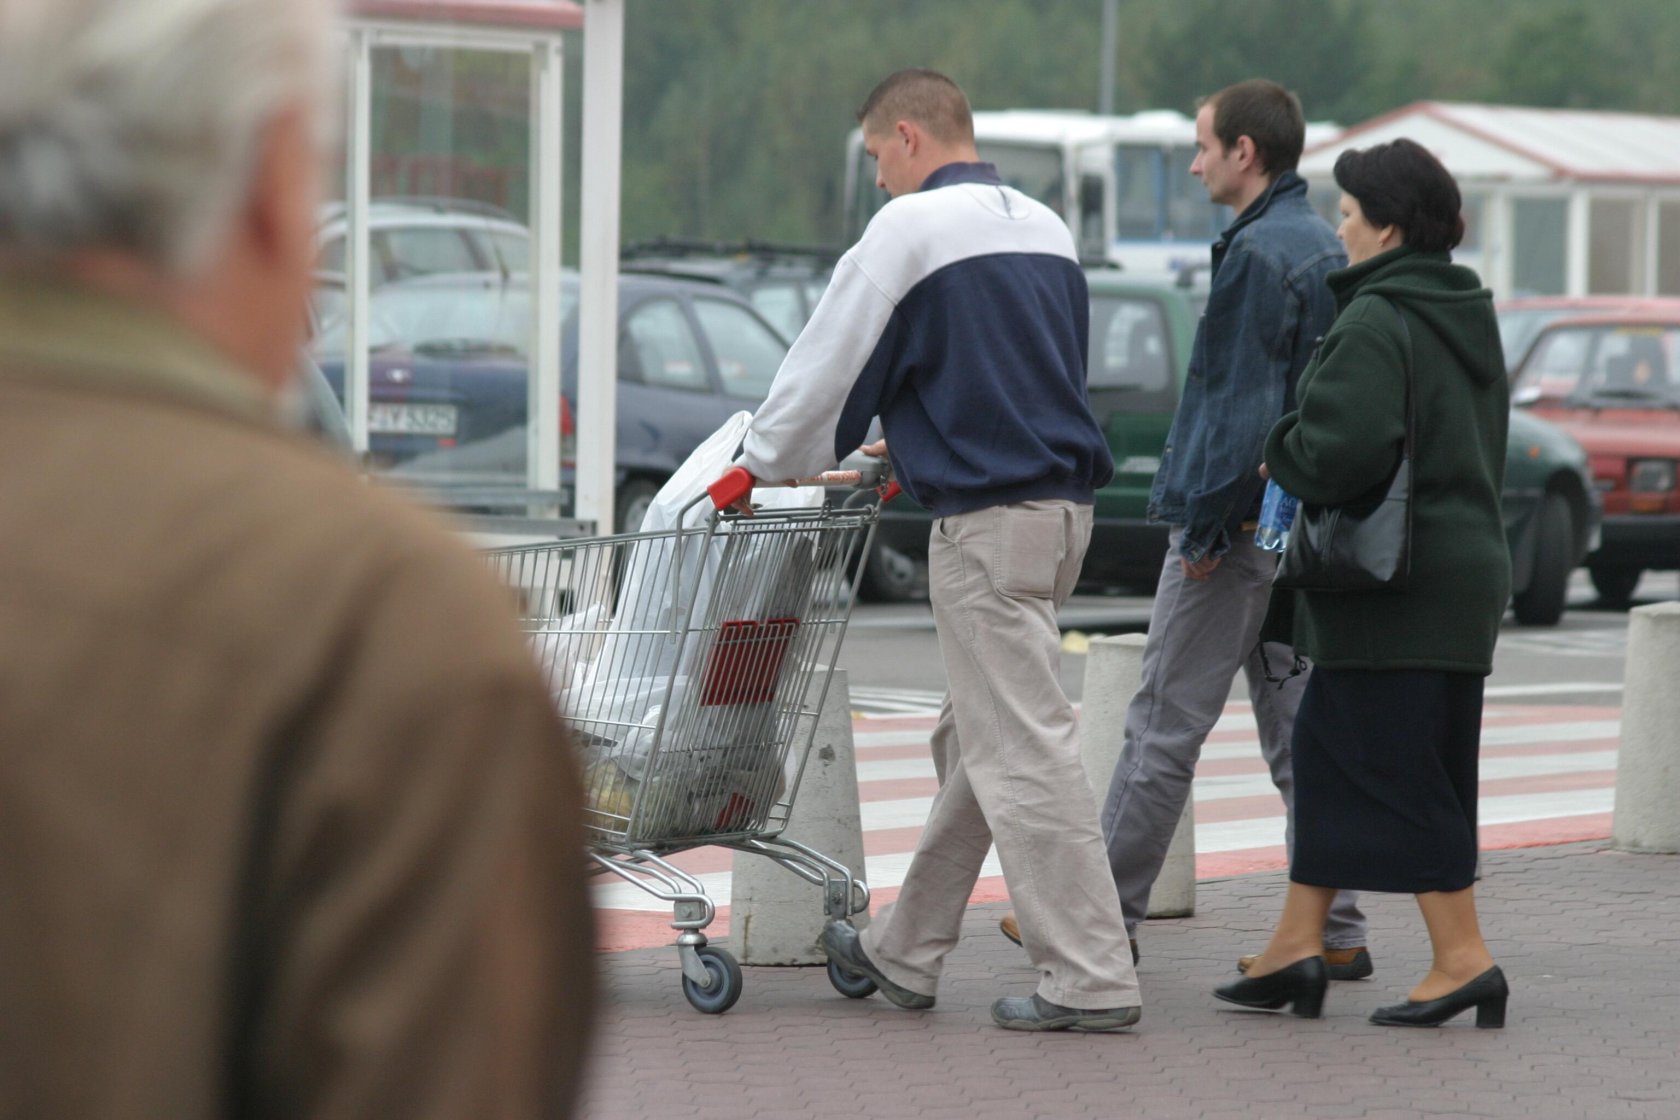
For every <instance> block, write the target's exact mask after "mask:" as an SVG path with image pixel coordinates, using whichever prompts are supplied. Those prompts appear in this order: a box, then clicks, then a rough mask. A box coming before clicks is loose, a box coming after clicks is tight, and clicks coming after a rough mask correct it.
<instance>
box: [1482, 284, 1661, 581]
mask: <svg viewBox="0 0 1680 1120" xmlns="http://www.w3.org/2000/svg"><path fill="white" fill-rule="evenodd" d="M1634 302H1635V303H1639V304H1643V305H1644V306H1643V307H1624V308H1622V309H1621V311H1620V312H1619V313H1612V314H1604V313H1599V314H1580V313H1576V314H1573V315H1566V316H1564V317H1560V318H1556V319H1554V320H1553V321H1552V322H1550V323H1547V324H1545V325H1544V326H1543V327H1541V328H1540V330H1539V332H1538V333H1537V334H1536V335H1535V337H1534V340H1533V343H1532V344H1531V345H1530V346H1528V348H1527V349H1526V352H1525V353H1524V354H1523V355H1522V357H1521V358H1520V360H1519V361H1518V363H1517V365H1516V368H1515V370H1514V372H1513V373H1512V403H1514V404H1516V405H1517V406H1519V407H1521V408H1525V409H1527V410H1529V411H1531V412H1532V413H1534V414H1535V415H1537V416H1541V417H1544V418H1545V419H1547V420H1550V421H1552V422H1553V423H1555V424H1556V425H1557V426H1558V427H1560V428H1563V429H1564V430H1565V431H1567V432H1569V434H1571V435H1573V436H1574V437H1575V438H1576V439H1577V440H1578V441H1580V444H1581V446H1582V447H1584V448H1585V449H1586V451H1587V456H1588V459H1589V462H1590V466H1591V470H1592V475H1593V483H1594V485H1595V486H1596V487H1597V488H1598V490H1599V493H1600V494H1601V495H1602V497H1603V499H1604V526H1603V536H1602V543H1601V544H1600V545H1599V547H1598V549H1597V550H1595V551H1594V552H1592V553H1590V554H1589V555H1588V556H1587V559H1586V564H1587V569H1588V571H1589V573H1590V574H1591V575H1592V581H1593V586H1594V587H1595V588H1596V589H1597V590H1598V593H1599V595H1600V596H1601V597H1602V598H1603V599H1604V600H1605V601H1606V602H1609V603H1612V604H1618V605H1621V604H1626V603H1627V601H1628V599H1629V597H1630V596H1631V595H1632V594H1633V590H1634V588H1635V587H1636V586H1637V585H1638V583H1639V577H1640V574H1641V573H1642V572H1644V571H1646V570H1648V569H1659V570H1666V571H1674V570H1676V569H1680V486H1677V478H1676V476H1677V474H1680V300H1661V301H1655V300H1645V301H1634ZM1663 304H1666V305H1668V307H1667V308H1664V307H1663V306H1662V305H1663Z"/></svg>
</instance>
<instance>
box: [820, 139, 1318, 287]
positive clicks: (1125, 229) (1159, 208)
mask: <svg viewBox="0 0 1680 1120" xmlns="http://www.w3.org/2000/svg"><path fill="white" fill-rule="evenodd" d="M1338 132H1339V130H1338V129H1337V128H1336V127H1335V126H1333V125H1325V124H1309V125H1308V126H1307V144H1308V145H1312V144H1315V143H1319V142H1322V141H1325V140H1328V139H1330V138H1332V137H1334V136H1335V135H1336V134H1337V133H1338ZM974 140H975V145H976V147H977V148H978V149H979V152H980V158H981V159H983V160H986V161H988V162H990V163H994V164H996V165H997V169H998V173H999V174H1000V175H1001V176H1002V177H1003V180H1004V182H1006V183H1008V184H1009V185H1010V186H1013V187H1015V188H1016V189H1018V190H1020V191H1022V192H1024V193H1026V194H1029V195H1031V196H1032V197H1034V198H1036V199H1038V200H1039V201H1040V202H1043V203H1044V204H1045V205H1046V206H1049V207H1050V208H1051V209H1052V210H1054V211H1056V213H1058V214H1060V215H1061V216H1062V218H1063V219H1064V220H1066V221H1067V223H1068V228H1069V229H1071V230H1072V231H1073V234H1074V238H1075V240H1076V241H1077V242H1078V245H1079V252H1080V255H1081V256H1083V257H1085V258H1086V259H1087V260H1090V261H1093V262H1095V261H1108V262H1111V263H1117V264H1120V265H1122V266H1124V267H1125V268H1126V269H1128V270H1129V271H1132V272H1136V273H1156V274H1159V273H1172V274H1176V273H1178V272H1180V271H1182V270H1184V269H1186V268H1196V267H1201V266H1205V265H1206V264H1207V261H1208V252H1207V250H1208V246H1209V245H1211V244H1212V243H1213V241H1214V239H1215V238H1216V237H1218V236H1219V232H1220V231H1221V230H1222V229H1224V228H1225V227H1226V226H1227V225H1229V224H1230V222H1231V220H1232V214H1231V212H1230V210H1229V208H1227V207H1224V206H1215V205H1214V204H1213V203H1211V202H1209V201H1208V197H1207V191H1206V190H1205V189H1203V187H1202V184H1201V183H1200V182H1199V181H1198V180H1197V179H1196V178H1195V177H1194V176H1192V175H1191V174H1190V164H1191V161H1193V160H1194V159H1195V158H1196V122H1195V120H1194V119H1192V118H1191V117H1188V116H1185V115H1184V114H1183V113H1179V112H1175V111H1173V110H1171V109H1153V110H1149V111H1146V112H1142V113H1134V114H1132V115H1130V116H1113V117H1105V116H1097V115H1095V114H1092V113H1080V112H1073V111H1068V110H1050V109H1006V110H1002V111H998V112H978V113H975V114H974ZM886 200H887V196H886V194H885V192H883V191H881V190H879V189H877V188H876V186H875V166H874V162H873V161H872V160H871V159H870V158H869V156H868V155H867V154H866V153H865V152H864V150H863V135H862V133H861V132H860V131H859V130H857V129H853V130H852V133H851V136H850V138H849V139H848V142H847V160H846V233H847V239H848V240H849V241H855V240H856V239H857V237H858V235H859V234H861V233H862V232H863V227H864V226H865V225H866V224H868V222H869V219H870V218H871V217H873V216H874V214H875V211H877V210H879V209H880V208H881V206H882V205H883V204H885V202H886Z"/></svg>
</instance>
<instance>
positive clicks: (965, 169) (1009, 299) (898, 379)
mask: <svg viewBox="0 0 1680 1120" xmlns="http://www.w3.org/2000/svg"><path fill="white" fill-rule="evenodd" d="M1089 318H1090V302H1089V296H1088V294H1087V292H1086V287H1085V275H1084V273H1083V272H1082V271H1080V268H1079V261H1078V257H1077V256H1076V254H1075V251H1074V246H1073V238H1072V236H1071V235H1070V234H1069V233H1068V229H1067V226H1065V225H1064V224H1063V223H1062V220H1061V219H1060V218H1058V217H1056V215H1055V214H1054V213H1052V212H1051V211H1050V209H1049V208H1048V207H1046V206H1044V205H1042V204H1041V203H1038V202H1035V201H1034V200H1032V199H1030V198H1028V197H1027V196H1026V195H1024V194H1022V193H1021V192H1019V191H1017V190H1014V189H1012V188H1010V187H1006V186H1004V185H1003V183H1002V181H1001V180H999V178H998V176H997V172H996V169H994V168H993V167H992V165H991V164H986V163H952V164H947V165H946V166H944V167H942V168H940V169H939V170H937V171H935V172H934V173H933V174H932V175H930V176H928V178H927V181H926V182H925V183H923V185H922V188H921V190H920V191H918V192H916V193H914V194H908V195H902V196H900V197H898V198H896V199H894V200H893V201H891V202H889V203H888V204H887V205H886V206H885V207H883V208H882V209H881V211H880V212H879V213H878V214H876V215H875V218H874V220H873V221H871V222H870V223H869V228H868V229H866V230H864V233H863V237H862V239H861V240H859V241H858V243H857V244H856V245H854V246H853V247H852V248H851V250H850V251H849V252H847V253H846V255H845V256H844V257H842V258H840V263H839V264H838V265H836V266H835V269H834V277H833V279H832V280H831V281H830V282H829V286H828V290H827V292H826V293H824V295H823V298H822V300H821V302H819V303H818V304H817V308H816V310H815V312H813V313H812V316H811V321H810V322H809V323H808V324H807V325H806V327H805V329H804V331H802V332H801V333H800V335H799V338H798V339H797V340H796V341H795V342H794V344H793V348H792V349H791V350H789V351H788V355H787V358H786V359H785V360H784V361H783V363H782V368H781V370H780V371H779V372H778V373H777V375H776V380H775V383H774V384H773V385H772V386H771V388H770V395H769V398H768V399H766V400H765V402H764V405H763V407H762V408H760V409H759V410H758V414H757V415H756V416H754V418H753V421H752V425H751V427H750V428H749V429H748V432H747V436H746V439H745V440H744V441H743V443H742V452H741V455H740V457H739V462H740V464H741V465H742V466H744V467H746V468H747V469H748V470H749V471H751V472H752V473H753V474H754V475H756V476H757V477H759V478H761V479H766V480H771V481H780V480H783V479H790V478H803V477H807V476H809V475H813V474H816V473H817V472H819V471H823V470H827V469H828V468H830V467H832V466H833V465H834V464H835V463H836V462H837V461H838V460H839V459H841V458H843V457H844V456H846V455H848V454H850V453H851V452H852V451H854V450H855V449H856V448H857V447H858V445H859V444H860V443H861V442H863V440H864V438H865V437H866V436H867V434H868V430H869V422H870V420H871V418H873V417H874V416H877V415H879V416H880V417H881V425H882V428H883V430H884V432H885V434H886V438H887V448H888V452H889V454H890V455H891V457H892V463H893V470H894V473H895V474H896V475H897V477H898V480H899V482H900V484H901V485H903V487H904V489H905V491H906V492H907V493H909V495H910V497H912V498H913V499H915V500H916V501H917V502H918V503H920V504H921V505H924V506H926V507H928V508H929V509H930V510H932V511H933V513H934V514H935V515H937V516H945V515H948V514H953V513H962V512H965V511H968V510H976V509H984V508H986V507H989V506H996V505H1007V504H1011V503H1015V502H1026V501H1035V500H1043V499H1052V498H1064V499H1068V500H1071V501H1075V502H1089V501H1091V493H1092V491H1093V490H1094V489H1095V488H1097V487H1100V486H1102V485H1104V484H1105V483H1107V482H1108V480H1109V479H1110V478H1111V477H1112V476H1113V473H1114V464H1113V460H1112V459H1111V458H1110V456H1109V453H1108V445H1107V443H1106V441H1105V440H1104V439H1103V434H1102V431H1101V429H1099V428H1098V426H1097V423H1096V420H1095V419H1094V418H1093V417H1092V415H1091V410H1090V406H1089V404H1088V403H1087V401H1086V397H1085V352H1086V347H1087V339H1088V332H1089V325H1088V323H1089Z"/></svg>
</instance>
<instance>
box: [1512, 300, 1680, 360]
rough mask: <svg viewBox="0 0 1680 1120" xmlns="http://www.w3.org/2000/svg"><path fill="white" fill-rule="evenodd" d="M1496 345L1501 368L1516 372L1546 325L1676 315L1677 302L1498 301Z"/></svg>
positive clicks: (1679, 306) (1677, 313)
mask: <svg viewBox="0 0 1680 1120" xmlns="http://www.w3.org/2000/svg"><path fill="white" fill-rule="evenodd" d="M1496 310H1497V311H1498V314H1499V341H1500V343H1501V344H1502V345H1503V346H1504V347H1505V368H1506V369H1508V370H1512V371H1513V372H1514V371H1515V370H1516V368H1517V366H1519V365H1521V364H1522V360H1523V357H1524V356H1525V355H1527V353H1528V348H1529V347H1530V346H1532V345H1533V344H1534V339H1535V338H1536V337H1537V336H1538V335H1539V334H1540V330H1541V328H1543V327H1544V326H1545V325H1546V324H1547V323H1555V322H1557V321H1558V320H1559V319H1571V318H1574V317H1575V316H1577V315H1654V316H1658V317H1660V318H1666V317H1668V316H1672V315H1680V298H1676V297H1674V296H1517V297H1516V298H1514V299H1502V300H1500V301H1499V304H1498V307H1497V308H1496Z"/></svg>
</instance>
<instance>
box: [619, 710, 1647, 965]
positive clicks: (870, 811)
mask: <svg viewBox="0 0 1680 1120" xmlns="http://www.w3.org/2000/svg"><path fill="white" fill-rule="evenodd" d="M1522 691H1523V692H1527V690H1526V689H1524V690H1522ZM1538 692H1539V690H1536V693H1538ZM1522 698H1523V699H1524V700H1526V699H1528V697H1527V696H1524V697H1522ZM1513 699H1514V698H1513ZM1535 699H1539V696H1538V695H1536V696H1535ZM1618 699H1619V697H1618ZM903 707H908V705H905V706H903ZM933 724H934V716H933V715H932V714H931V713H929V712H927V711H926V710H925V708H923V709H922V710H920V711H913V712H903V711H901V712H899V713H896V714H885V715H878V716H870V715H859V716H857V717H856V718H854V720H853V723H852V728H853V738H854V743H855V747H856V757H857V777H858V795H859V800H860V802H861V808H862V820H863V830H864V836H863V840H864V858H865V860H866V862H867V868H866V875H865V877H866V879H867V881H868V883H869V885H870V890H871V892H872V894H873V897H874V901H875V905H876V906H877V907H878V906H879V905H881V904H882V903H885V902H888V901H891V900H892V898H894V897H895V896H896V895H897V893H898V887H899V885H900V884H901V883H902V882H903V881H904V875H905V871H906V869H907V868H908V867H909V864H910V857H911V853H913V852H914V851H915V847H916V841H917V839H918V838H919V836H920V835H921V829H922V826H923V824H924V823H925V822H926V820H927V814H928V809H929V806H930V805H931V803H932V800H933V794H934V791H935V789H936V787H937V780H936V778H935V776H934V770H933V762H932V760H931V758H930V757H929V753H928V737H929V733H930V732H931V731H932V729H933ZM1620 734H1621V710H1620V708H1618V707H1605V706H1596V707H1586V706H1577V705H1556V704H1546V703H1540V702H1534V703H1529V702H1493V701H1490V702H1489V703H1488V705H1487V708H1486V711H1485V714H1484V718H1483V724H1482V752H1481V803H1480V807H1479V814H1480V822H1481V839H1482V847H1483V848H1485V849H1494V848H1510V847H1524V846H1529V845H1535V844H1551V843H1564V842H1568V841H1574V840H1591V839H1601V838H1604V837H1607V836H1608V835H1609V834H1610V813H1611V808H1612V802H1613V797H1614V792H1615V780H1616V748H1617V744H1618V742H1619V739H1620ZM1194 800H1195V821H1196V873H1197V876H1198V878H1212V877H1218V876H1225V875H1234V874H1240V873H1243V872H1248V871H1260V870H1272V869H1277V868H1281V867H1283V866H1285V859H1284V851H1283V829H1284V817H1283V806H1282V803H1281V802H1280V801H1279V799H1278V795H1277V791H1276V790H1275V789H1274V788H1273V787H1272V784H1271V779H1270V777H1269V775H1268V773H1267V770H1266V766H1265V763H1264V762H1263V761H1262V760H1261V758H1260V748H1259V741H1258V739H1257V737H1256V733H1255V728H1254V721H1253V718H1252V716H1251V713H1250V711H1249V708H1248V705H1247V704H1246V703H1232V704H1230V705H1228V706H1227V708H1226V710H1225V713H1224V715H1223V716H1222V717H1221V718H1220V720H1219V723H1218V725H1217V726H1216V727H1215V729H1214V731H1213V733H1212V734H1211V735H1210V736H1209V737H1208V741H1207V744H1206V746H1205V747H1204V748H1203V751H1202V759H1201V763H1200V764H1199V766H1198V767H1197V774H1196V781H1195V787H1194ZM796 816H797V802H796ZM742 858H748V857H742ZM731 859H732V855H731V853H730V852H728V851H724V850H721V849H716V848H700V849H696V850H694V851H691V852H685V853H683V854H681V855H678V856H676V857H674V858H673V860H672V862H673V863H675V864H676V865H677V866H679V867H682V868H683V869H684V870H687V871H689V872H690V873H692V874H694V875H697V876H698V877H699V878H700V880H701V881H702V882H703V883H705V885H706V888H707V891H708V893H710V895H711V897H712V899H713V900H714V901H715V902H717V903H718V920H717V921H716V922H714V923H713V925H712V926H711V927H710V928H709V930H708V933H709V934H711V935H712V936H721V935H722V934H724V933H726V932H727V928H728V902H729V894H730V866H731ZM1005 897H1006V892H1005V890H1004V885H1003V878H1002V875H1001V872H1000V870H999V868H998V865H997V857H996V853H995V852H994V853H993V854H992V856H991V857H989V858H988V860H987V862H986V864H985V866H984V868H983V869H982V872H981V879H980V882H979V883H978V884H977V886H976V888H975V892H974V895H973V900H974V901H975V902H992V901H998V900H1001V899H1003V898H1005ZM594 898H595V903H596V905H597V907H598V908H599V913H600V917H601V926H602V930H601V933H602V939H601V943H602V947H603V948H608V949H627V948H639V947H647V946H655V945H663V944H667V943H669V942H670V941H671V939H672V933H671V929H670V925H669V921H670V909H669V906H668V905H667V904H665V903H662V902H660V901H659V900H657V899H655V898H653V897H651V896H650V895H648V894H646V893H645V892H643V891H641V890H639V889H637V888H636V887H634V886H632V885H630V884H628V883H624V882H622V881H620V880H617V879H614V878H610V877H609V879H608V880H605V881H600V882H598V885H597V886H596V888H595V894H594ZM812 905H813V906H818V905H820V904H819V901H818V899H817V897H816V891H815V890H814V889H813V892H812Z"/></svg>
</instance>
